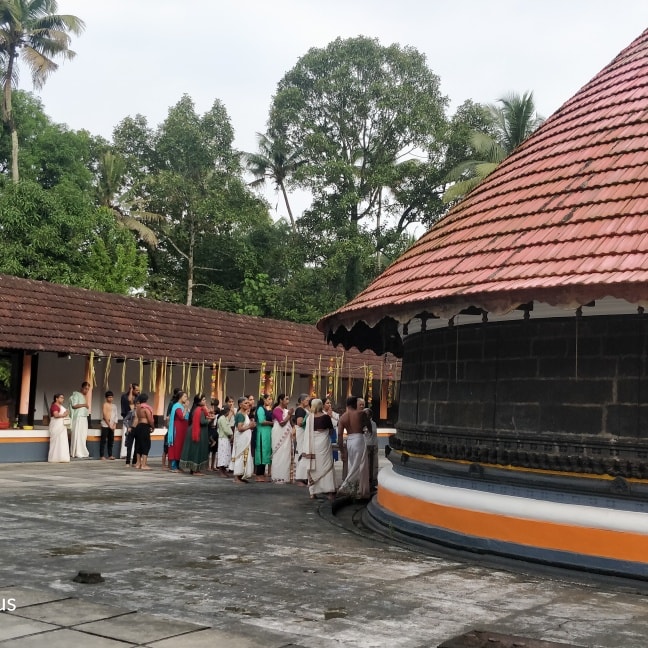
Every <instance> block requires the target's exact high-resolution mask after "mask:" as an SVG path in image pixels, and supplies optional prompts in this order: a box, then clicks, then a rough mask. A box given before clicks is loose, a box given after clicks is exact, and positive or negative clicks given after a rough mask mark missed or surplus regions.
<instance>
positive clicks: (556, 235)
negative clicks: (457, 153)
mask: <svg viewBox="0 0 648 648" xmlns="http://www.w3.org/2000/svg"><path fill="white" fill-rule="evenodd" d="M647 168H648V30H647V31H646V32H644V33H643V34H642V35H641V36H640V37H639V38H638V39H636V40H635V41H634V42H633V43H632V44H631V45H630V46H629V47H628V48H626V49H625V50H624V51H623V52H621V53H620V54H619V55H618V56H617V57H616V58H615V59H614V60H613V61H612V62H611V63H610V64H609V65H608V66H607V67H605V68H604V69H603V70H602V71H601V72H600V73H599V74H597V75H596V76H595V77H594V78H593V79H592V80H591V81H590V82H589V83H588V84H587V85H585V86H584V87H583V88H582V89H581V90H580V91H579V92H578V93H576V95H574V97H572V98H571V99H570V100H569V101H567V102H566V103H565V104H564V105H563V106H562V107H561V108H560V109H559V110H558V111H557V112H556V113H554V114H553V115H552V116H551V117H550V118H549V119H548V120H547V121H546V122H545V123H544V124H543V125H542V126H541V127H540V128H539V129H538V130H537V131H536V132H535V133H534V134H533V135H532V136H531V137H530V138H529V139H528V140H527V141H526V142H525V143H523V144H522V145H521V146H520V147H519V148H518V149H517V150H516V151H515V152H514V153H513V154H512V155H511V156H510V157H509V158H507V159H506V160H505V161H504V162H503V163H502V164H501V165H500V166H499V167H498V168H497V169H496V170H495V171H494V172H493V173H492V174H491V175H490V176H489V177H488V178H487V179H486V180H485V181H484V182H483V183H482V184H481V185H480V186H479V187H477V188H476V189H475V190H474V191H473V192H472V193H471V194H470V195H469V196H467V197H466V199H465V200H463V201H462V202H461V203H460V204H459V205H457V206H456V207H455V208H454V209H452V210H451V212H450V213H449V214H448V215H447V216H446V217H445V218H443V219H442V220H441V221H439V222H438V223H436V224H435V225H434V226H433V227H432V228H431V229H430V230H429V231H428V232H427V234H425V235H424V236H423V237H422V238H421V239H420V240H419V241H418V242H417V243H416V244H415V245H414V246H412V248H410V249H409V250H408V251H407V252H405V253H404V254H403V255H402V256H401V257H400V259H398V260H397V261H396V262H395V263H393V264H392V265H391V266H390V267H389V268H387V270H385V272H384V273H383V274H382V275H381V276H380V277H378V279H376V280H375V281H374V282H373V283H372V284H371V285H370V286H369V287H368V288H366V289H365V290H364V291H362V292H361V293H360V294H359V295H358V296H357V297H356V298H355V299H353V300H352V301H351V302H350V303H348V304H347V305H346V306H344V307H342V308H341V309H339V310H338V311H336V312H335V313H332V314H330V315H328V316H327V317H325V318H323V319H322V320H321V321H320V322H319V323H318V328H319V329H320V330H322V331H325V332H327V333H328V335H329V337H330V338H331V339H333V340H334V341H335V331H336V330H337V329H338V328H340V327H341V326H343V327H345V328H346V329H349V330H351V328H352V327H353V325H354V324H355V323H356V322H358V321H365V322H367V323H370V324H371V325H372V326H373V325H374V324H376V323H378V322H380V321H381V320H382V318H385V317H391V318H393V319H396V320H399V321H402V322H405V321H407V320H408V319H409V318H411V317H412V316H414V315H415V314H416V313H417V312H418V313H427V314H429V315H435V314H438V313H442V314H443V315H444V316H447V315H448V313H451V312H455V313H458V312H461V310H463V309H465V308H467V307H470V306H475V307H478V308H482V309H484V310H486V311H488V310H494V311H495V312H505V311H506V310H509V309H511V308H515V307H517V306H518V305H520V304H522V303H526V302H528V301H531V300H533V299H541V300H544V301H546V302H547V303H550V304H553V305H557V306H564V305H566V304H569V305H570V306H571V305H573V303H574V300H575V299H576V298H577V299H579V300H581V303H587V302H588V301H591V300H592V299H598V298H601V297H603V296H608V295H611V296H619V297H622V298H626V299H627V298H634V299H636V300H637V302H638V301H644V302H645V301H646V300H648V172H646V169H647ZM567 288H568V289H567ZM581 288H582V289H581ZM585 288H586V289H585ZM628 295H631V297H628ZM417 309H418V310H417Z"/></svg>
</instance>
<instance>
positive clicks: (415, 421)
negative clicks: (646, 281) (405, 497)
mask: <svg viewBox="0 0 648 648" xmlns="http://www.w3.org/2000/svg"><path fill="white" fill-rule="evenodd" d="M396 427H397V430H398V432H397V435H396V437H395V438H393V439H392V441H391V442H390V443H391V445H392V447H394V448H396V449H398V450H402V451H405V452H410V453H414V454H423V455H433V456H435V457H441V458H445V459H453V460H463V461H469V462H476V463H488V464H494V465H500V466H515V467H520V468H532V469H542V470H553V471H561V472H576V473H585V474H593V475H610V476H614V477H623V478H625V479H648V317H647V316H646V315H643V314H635V315H623V316H587V317H585V316H583V317H571V318H564V319H543V320H541V319H538V320H533V319H531V320H521V321H510V322H485V323H480V324H474V325H466V326H455V327H454V328H443V329H433V330H429V331H423V332H420V333H416V334H413V335H410V336H408V337H407V338H406V339H405V342H404V357H403V373H402V381H401V389H400V408H399V420H398V423H397V425H396Z"/></svg>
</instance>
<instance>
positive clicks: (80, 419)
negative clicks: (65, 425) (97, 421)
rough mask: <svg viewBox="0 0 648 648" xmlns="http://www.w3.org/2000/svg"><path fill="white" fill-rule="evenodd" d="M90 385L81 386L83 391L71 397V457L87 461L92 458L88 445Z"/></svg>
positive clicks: (86, 383) (73, 393)
mask: <svg viewBox="0 0 648 648" xmlns="http://www.w3.org/2000/svg"><path fill="white" fill-rule="evenodd" d="M89 391H90V383H88V382H84V383H82V384H81V391H80V392H78V391H75V392H72V396H70V418H71V419H72V432H71V434H70V457H72V458H74V457H79V458H80V459H86V458H88V457H89V456H90V453H89V452H88V448H87V446H86V443H87V441H88V415H89V414H90V405H89V403H88V392H89Z"/></svg>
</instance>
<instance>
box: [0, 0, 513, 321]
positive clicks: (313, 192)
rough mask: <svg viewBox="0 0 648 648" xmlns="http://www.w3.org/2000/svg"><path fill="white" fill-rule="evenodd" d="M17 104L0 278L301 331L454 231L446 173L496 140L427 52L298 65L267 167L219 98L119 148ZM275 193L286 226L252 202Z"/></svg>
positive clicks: (30, 101) (33, 103)
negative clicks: (188, 307)
mask: <svg viewBox="0 0 648 648" xmlns="http://www.w3.org/2000/svg"><path fill="white" fill-rule="evenodd" d="M21 1H22V0H16V3H18V4H19V3H20V2H21ZM37 1H42V2H44V3H46V4H47V0H37ZM0 4H1V3H0ZM48 7H49V8H50V9H51V8H52V7H54V8H55V3H52V2H51V1H50V2H49V4H48ZM0 19H1V16H0ZM77 26H78V25H77ZM64 41H65V43H66V44H67V40H65V39H64ZM1 55H2V44H1V43H0V56H1ZM12 101H13V103H12V113H11V123H9V122H8V121H6V120H5V123H4V130H3V131H2V134H1V135H2V136H1V137H0V273H8V274H13V275H17V276H22V277H30V278H37V279H43V280H47V281H53V282H57V283H64V284H71V285H78V286H83V287H87V288H91V289H95V290H104V291H113V292H119V293H124V294H127V293H129V292H131V291H134V290H136V291H138V292H139V291H143V292H145V294H147V295H149V296H151V297H154V298H157V299H162V300H168V301H173V302H179V303H186V304H193V305H197V306H205V307H208V308H216V309H223V310H230V311H235V312H239V313H246V314H250V315H258V316H264V317H274V318H279V319H289V320H293V321H298V322H315V321H316V320H317V319H318V318H319V317H321V316H322V315H324V314H325V313H327V312H330V311H331V310H334V309H336V308H338V307H340V306H341V305H343V304H344V303H345V302H346V301H347V300H348V299H349V298H351V297H353V296H354V295H355V294H357V292H358V291H359V290H360V289H362V288H363V287H364V286H366V285H367V284H368V283H369V282H370V281H371V280H372V279H373V278H374V277H375V276H376V275H377V274H379V273H380V272H381V271H382V270H383V269H384V268H385V267H386V266H387V265H388V264H389V263H390V262H391V261H392V260H394V259H395V258H397V257H398V256H399V255H400V254H401V253H402V252H403V251H404V250H405V249H406V248H407V247H408V246H409V245H411V243H412V242H413V241H414V235H413V231H414V228H416V229H417V231H418V232H419V233H420V231H421V230H422V229H423V228H427V227H429V226H430V225H431V224H433V223H434V222H435V221H436V220H437V219H439V218H441V217H443V215H444V214H445V213H446V211H447V209H448V207H447V205H446V204H444V202H443V200H442V196H443V195H444V192H445V191H446V189H447V188H448V183H449V180H448V174H449V171H450V170H451V169H454V168H457V167H458V166H460V165H461V164H462V163H463V162H464V161H465V160H467V159H470V158H474V156H475V150H476V149H475V144H474V134H475V132H477V131H479V132H481V133H485V134H487V135H489V136H491V137H493V138H495V137H498V136H499V135H500V134H501V133H500V130H499V128H500V126H499V125H498V123H496V122H495V120H494V113H493V110H492V109H491V108H489V107H485V106H481V105H479V104H475V103H473V102H470V101H468V102H466V103H464V104H463V105H462V106H461V107H460V108H459V109H458V110H457V111H456V113H455V114H454V115H453V116H452V117H450V118H448V117H447V115H446V103H447V100H446V98H445V97H443V96H442V94H441V93H440V89H439V79H438V77H437V76H436V75H435V74H434V73H433V72H432V71H431V70H430V69H429V68H428V66H427V63H426V61H425V58H424V56H423V55H422V54H420V53H419V52H417V51H416V50H415V49H413V48H410V47H400V46H398V45H391V46H389V47H383V46H381V45H380V44H379V43H378V42H377V41H376V40H373V39H369V38H365V37H358V38H352V39H346V40H343V39H337V40H336V41H334V42H332V43H330V44H329V45H328V46H327V47H326V48H323V49H311V50H310V51H308V52H307V53H306V54H305V55H304V56H303V57H302V58H301V59H299V61H298V62H297V64H296V65H295V67H294V68H293V69H292V70H290V71H289V72H287V73H286V75H285V76H284V77H283V79H281V81H280V82H279V84H278V88H277V93H276V95H275V97H274V99H273V102H272V105H271V107H270V113H269V120H268V130H267V132H266V133H264V134H259V135H258V151H257V152H248V153H240V152H238V151H236V150H235V149H234V146H233V142H234V131H233V128H232V124H231V121H230V117H229V115H228V113H227V110H226V108H225V106H224V105H223V104H222V103H221V102H220V101H219V100H217V99H216V100H215V101H214V102H213V104H212V106H211V108H210V109H209V110H207V111H206V112H205V113H204V114H199V113H198V112H197V111H196V108H195V105H194V102H193V100H192V99H191V97H189V96H186V95H185V96H183V97H181V98H180V99H179V101H178V102H177V103H176V104H175V105H174V106H171V107H170V108H169V111H168V114H167V117H166V119H165V120H164V121H163V122H162V123H160V124H159V125H149V124H148V122H147V119H146V118H145V117H144V116H142V115H134V116H130V117H127V118H126V119H124V120H122V121H121V122H120V123H119V124H117V126H116V127H115V129H114V132H113V137H112V141H110V142H109V141H106V140H104V139H103V138H100V137H94V136H92V135H91V134H89V133H87V132H85V131H73V130H70V129H69V128H67V127H65V126H62V125H60V124H55V123H53V122H52V121H51V120H50V119H49V118H48V117H47V115H46V114H45V113H44V111H43V107H42V105H41V103H40V101H39V100H38V99H36V98H35V97H34V95H32V94H31V93H26V92H23V91H13V93H12ZM16 138H17V143H18V144H19V147H20V157H19V159H18V160H16V158H15V157H14V153H15V145H16V141H14V139H16ZM12 160H13V162H14V163H15V162H16V161H17V164H18V172H19V176H20V179H21V180H20V182H18V183H13V182H11V180H12V179H15V177H16V176H17V175H18V174H15V173H14V169H13V168H12ZM246 174H250V175H251V176H252V177H251V179H248V178H249V176H246ZM265 182H267V183H269V184H271V185H272V186H273V187H274V188H275V190H276V191H277V192H278V193H281V197H282V200H283V201H284V203H285V205H286V210H287V212H288V218H287V219H286V220H283V219H280V220H278V221H276V222H275V221H273V220H272V218H271V217H270V210H269V206H268V204H267V203H266V201H265V200H263V199H262V198H261V197H260V196H259V195H258V194H257V193H255V188H256V187H258V186H260V185H262V184H264V183H265ZM296 188H299V189H301V190H306V191H307V192H309V194H310V196H311V197H312V202H311V205H310V207H309V208H308V209H306V210H305V211H304V212H303V213H295V212H294V211H293V209H292V208H291V204H290V202H291V201H290V193H291V191H293V190H294V189H296Z"/></svg>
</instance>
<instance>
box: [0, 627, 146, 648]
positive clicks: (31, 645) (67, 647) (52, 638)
mask: <svg viewBox="0 0 648 648" xmlns="http://www.w3.org/2000/svg"><path fill="white" fill-rule="evenodd" d="M135 645H137V644H132V643H124V642H123V641H115V640H114V639H106V638H105V637H94V636H92V635H89V634H86V633H85V632H77V631H76V630H68V629H62V630H55V631H54V632H48V633H46V634H39V635H33V636H31V637H22V638H20V639H10V640H9V641H5V642H3V643H2V648H43V647H46V648H128V646H135Z"/></svg>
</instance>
